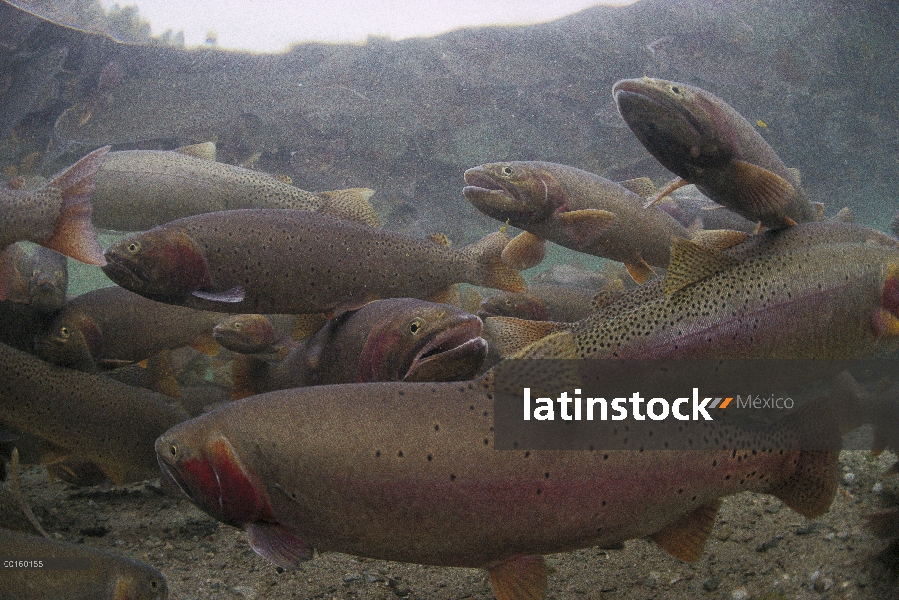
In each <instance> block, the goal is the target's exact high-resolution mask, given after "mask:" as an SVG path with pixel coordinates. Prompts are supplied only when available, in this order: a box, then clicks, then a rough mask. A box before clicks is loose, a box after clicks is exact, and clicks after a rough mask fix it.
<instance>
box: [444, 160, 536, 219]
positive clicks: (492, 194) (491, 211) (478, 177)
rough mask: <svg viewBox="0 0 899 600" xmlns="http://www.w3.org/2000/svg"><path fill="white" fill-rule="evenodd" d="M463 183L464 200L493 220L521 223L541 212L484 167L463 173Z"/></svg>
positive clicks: (510, 185) (515, 189)
mask: <svg viewBox="0 0 899 600" xmlns="http://www.w3.org/2000/svg"><path fill="white" fill-rule="evenodd" d="M465 183H466V184H467V185H466V186H465V187H464V188H462V195H464V196H465V199H466V200H468V201H469V202H470V203H471V204H472V205H474V207H475V208H477V209H478V210H479V211H481V212H482V213H484V214H486V215H487V216H489V217H492V218H494V219H498V220H500V221H505V220H506V219H513V220H518V221H522V220H525V219H528V218H530V217H533V216H535V215H538V214H539V213H540V212H541V211H538V210H535V208H534V207H533V206H532V205H531V203H529V202H527V201H525V200H524V199H522V198H521V194H520V192H519V191H518V189H517V188H516V187H515V186H514V185H512V184H511V183H508V182H505V181H504V180H502V179H500V178H498V177H496V176H495V175H493V174H492V173H490V172H489V171H487V170H486V169H484V167H474V168H472V169H468V170H467V171H465Z"/></svg>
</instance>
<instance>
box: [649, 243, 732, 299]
mask: <svg viewBox="0 0 899 600" xmlns="http://www.w3.org/2000/svg"><path fill="white" fill-rule="evenodd" d="M739 262H740V261H739V260H737V259H736V258H733V257H731V256H728V255H727V254H725V253H723V252H721V251H719V250H713V249H711V248H705V247H703V246H700V245H699V244H696V243H693V242H691V241H689V240H685V239H683V238H674V239H673V240H672V242H671V261H670V262H669V263H668V271H667V272H666V273H665V280H664V282H663V283H662V289H664V291H665V294H666V295H668V296H670V295H672V294H674V293H675V292H677V291H678V290H682V289H683V288H685V287H687V286H688V285H691V284H693V283H696V282H697V281H701V280H703V279H705V278H706V277H709V276H711V275H714V274H715V273H718V272H720V271H723V270H725V269H729V268H731V267H733V266H734V265H737V264H739Z"/></svg>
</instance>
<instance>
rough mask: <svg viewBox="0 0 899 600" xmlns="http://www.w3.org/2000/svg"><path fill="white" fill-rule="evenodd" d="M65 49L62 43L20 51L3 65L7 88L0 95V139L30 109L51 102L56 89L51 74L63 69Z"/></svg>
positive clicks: (67, 54) (32, 110) (40, 107)
mask: <svg viewBox="0 0 899 600" xmlns="http://www.w3.org/2000/svg"><path fill="white" fill-rule="evenodd" d="M68 56H69V49H68V48H67V47H65V46H62V45H57V46H53V47H50V48H47V49H44V50H40V51H38V52H20V53H18V54H16V55H14V58H13V59H12V64H5V65H4V72H5V73H8V74H9V75H8V77H9V79H8V83H7V85H8V87H6V89H4V90H3V93H2V94H0V141H2V140H4V139H6V137H7V136H9V134H10V133H11V132H12V131H13V130H14V129H15V128H16V126H17V125H19V123H21V122H22V120H23V119H24V118H25V117H26V116H27V115H28V114H29V113H31V112H37V111H39V110H41V109H42V108H45V106H46V105H47V104H49V103H51V102H53V101H55V98H54V96H55V95H56V94H58V92H59V86H58V84H56V80H55V77H56V75H57V74H58V73H59V72H60V71H61V70H62V69H63V65H64V64H65V62H66V58H67V57H68Z"/></svg>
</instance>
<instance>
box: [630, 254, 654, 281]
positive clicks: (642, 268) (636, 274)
mask: <svg viewBox="0 0 899 600" xmlns="http://www.w3.org/2000/svg"><path fill="white" fill-rule="evenodd" d="M624 268H625V269H627V274H628V275H630V276H631V279H633V280H634V281H635V282H637V283H638V284H640V285H642V284H644V283H646V282H647V281H649V280H650V279H652V278H653V277H655V276H656V274H657V273H656V272H655V271H654V270H653V268H652V267H650V266H649V263H647V262H646V261H645V260H643V259H642V258H639V257H638V258H637V260H636V262H626V263H624Z"/></svg>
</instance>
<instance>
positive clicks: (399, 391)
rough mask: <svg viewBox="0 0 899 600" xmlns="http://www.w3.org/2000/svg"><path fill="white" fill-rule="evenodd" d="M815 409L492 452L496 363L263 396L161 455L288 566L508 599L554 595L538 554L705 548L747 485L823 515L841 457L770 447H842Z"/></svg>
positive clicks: (188, 426)
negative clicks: (461, 570)
mask: <svg viewBox="0 0 899 600" xmlns="http://www.w3.org/2000/svg"><path fill="white" fill-rule="evenodd" d="M804 408H808V409H814V410H813V411H812V414H813V415H816V417H815V419H812V420H817V423H816V426H815V427H814V433H813V434H812V433H810V432H811V428H807V423H806V417H807V416H808V414H809V411H807V410H801V411H797V413H795V414H794V415H792V416H791V417H790V418H788V419H787V420H785V422H784V423H783V424H782V426H781V427H782V428H781V429H778V430H777V431H774V432H773V433H772V434H771V437H768V436H767V434H759V433H758V432H753V433H751V434H750V433H748V432H744V431H741V430H739V429H736V428H732V427H731V428H727V427H726V426H724V425H718V423H716V422H710V423H707V424H706V425H707V426H708V427H709V429H708V436H707V437H706V438H705V439H706V440H708V441H707V442H703V444H704V445H701V446H699V447H698V448H697V450H690V451H648V452H640V451H629V450H606V451H602V450H597V451H586V450H583V451H545V450H541V451H497V450H494V447H493V439H494V433H493V426H494V418H493V383H492V375H491V374H488V375H486V376H485V377H483V378H481V379H479V380H476V381H470V382H457V383H401V382H396V383H393V382H392V383H362V384H344V385H333V386H319V387H314V388H308V389H298V390H284V391H278V392H271V393H268V394H262V395H259V396H252V397H250V398H246V399H244V400H240V401H237V402H234V403H231V404H229V405H226V406H224V407H222V408H219V409H217V410H214V411H212V412H210V413H206V414H205V415H202V416H200V417H198V418H196V419H193V420H191V421H188V422H185V423H182V424H180V425H178V426H175V427H173V428H172V429H171V430H169V431H168V432H166V433H165V434H164V435H162V436H161V437H160V438H159V439H158V440H157V442H156V451H157V454H158V457H159V463H160V466H161V467H162V470H163V472H164V473H165V474H166V475H167V476H169V477H171V478H172V479H173V480H174V481H175V482H176V483H177V484H178V485H179V486H180V488H181V489H182V491H183V492H184V493H185V494H186V495H187V496H188V497H190V498H191V500H192V501H193V502H194V503H195V504H197V506H199V507H200V508H202V509H203V510H205V511H206V512H207V513H209V514H210V515H212V516H213V517H215V518H216V519H218V520H220V521H223V522H225V523H228V524H231V525H234V526H236V527H241V528H243V529H245V530H246V531H247V534H248V538H249V542H250V544H251V545H252V547H253V548H254V549H255V550H256V551H257V552H258V553H260V554H262V555H263V556H265V557H266V558H268V559H269V560H271V561H273V562H275V563H276V564H279V565H281V566H284V567H295V566H296V565H297V564H298V563H299V562H300V561H302V560H305V559H308V558H311V556H312V549H313V548H315V549H318V550H321V551H329V550H330V551H338V552H345V553H348V554H354V555H358V556H366V557H371V558H379V559H386V560H397V561H404V562H413V563H421V564H430V565H442V566H457V567H480V568H486V569H487V570H488V571H489V573H490V577H491V582H492V584H493V589H494V593H495V594H496V597H497V598H499V599H500V600H522V599H535V598H542V597H544V594H545V591H546V576H547V572H546V566H545V564H544V562H543V558H542V555H544V554H549V553H553V552H563V551H569V550H574V549H577V548H585V547H590V546H595V545H607V544H613V543H617V542H621V541H623V540H628V539H632V538H639V537H645V536H649V537H651V538H652V539H653V540H654V541H656V542H657V543H658V544H659V545H660V546H662V547H663V548H664V549H665V550H667V551H669V552H670V553H672V554H673V555H674V556H677V557H679V558H682V559H688V560H695V559H697V558H698V557H699V556H700V554H701V552H702V549H703V546H704V544H705V540H706V538H707V537H708V535H709V532H710V530H711V527H712V525H713V523H714V519H715V514H716V512H717V509H718V506H719V504H720V501H721V498H722V497H724V496H728V495H731V494H736V493H739V492H741V491H745V490H752V491H756V492H764V493H771V494H774V495H776V496H777V497H778V498H780V499H781V500H783V501H784V502H785V503H786V504H787V505H788V506H790V507H791V508H793V509H794V510H796V511H798V512H800V513H801V514H803V515H805V516H807V517H809V518H812V517H815V516H817V515H819V514H821V513H823V512H824V511H826V510H827V508H828V507H829V506H830V503H831V500H832V497H833V495H834V492H835V490H836V485H837V452H836V451H829V450H808V451H806V450H791V449H775V448H778V442H777V441H776V440H779V439H784V437H775V436H787V437H792V438H793V439H798V440H803V439H806V438H807V437H809V436H810V435H814V439H815V442H817V443H821V442H822V441H823V442H824V443H827V444H833V445H829V446H827V447H831V448H836V447H838V446H837V444H839V432H838V431H837V427H836V424H835V422H834V420H833V418H832V417H831V416H830V412H829V409H828V408H827V407H826V406H808V407H804ZM794 417H795V418H794ZM724 429H727V431H725V430H724ZM719 434H720V435H719ZM660 435H661V433H660ZM719 437H720V439H721V440H728V441H727V442H724V445H716V442H715V441H712V440H715V439H716V438H719ZM805 447H808V446H805ZM734 448H740V450H739V451H737V450H735V449H734Z"/></svg>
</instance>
